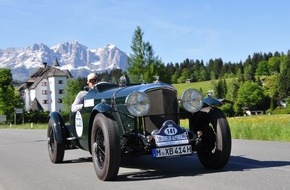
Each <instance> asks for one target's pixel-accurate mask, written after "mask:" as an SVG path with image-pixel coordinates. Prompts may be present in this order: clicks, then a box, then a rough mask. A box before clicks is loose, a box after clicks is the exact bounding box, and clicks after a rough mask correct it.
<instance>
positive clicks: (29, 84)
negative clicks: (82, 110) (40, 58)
mask: <svg viewBox="0 0 290 190" xmlns="http://www.w3.org/2000/svg"><path fill="white" fill-rule="evenodd" d="M43 65H44V67H41V68H39V69H38V70H37V71H36V72H35V73H34V74H33V75H31V76H30V78H29V79H28V80H27V81H26V83H24V84H25V85H24V84H23V85H22V86H21V87H22V88H20V89H23V88H29V89H34V88H35V87H36V86H37V85H38V84H39V83H40V81H42V79H48V78H49V77H67V78H72V75H71V73H70V72H69V70H60V69H59V68H56V67H58V66H59V64H58V61H57V60H56V61H55V63H54V66H56V67H51V66H49V65H47V63H43Z"/></svg>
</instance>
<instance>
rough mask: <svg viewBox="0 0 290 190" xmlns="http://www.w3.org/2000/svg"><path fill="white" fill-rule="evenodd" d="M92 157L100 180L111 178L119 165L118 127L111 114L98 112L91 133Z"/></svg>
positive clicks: (114, 175)
mask: <svg viewBox="0 0 290 190" xmlns="http://www.w3.org/2000/svg"><path fill="white" fill-rule="evenodd" d="M91 148H92V159H93V164H94V168H95V171H96V174H97V176H98V178H99V179H100V180H103V181H109V180H113V179H114V178H115V177H116V176H117V175H118V172H119V167H120V140H119V134H118V128H117V126H116V122H115V120H114V119H113V118H112V116H111V115H104V114H101V113H98V114H97V115H96V116H95V118H94V123H93V126H92V133H91Z"/></svg>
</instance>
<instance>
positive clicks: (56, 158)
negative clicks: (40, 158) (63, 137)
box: [47, 119, 65, 164]
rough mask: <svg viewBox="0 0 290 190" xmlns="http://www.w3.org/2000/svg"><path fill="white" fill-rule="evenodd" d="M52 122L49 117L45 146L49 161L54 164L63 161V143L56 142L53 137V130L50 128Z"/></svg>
mask: <svg viewBox="0 0 290 190" xmlns="http://www.w3.org/2000/svg"><path fill="white" fill-rule="evenodd" d="M53 124H54V122H53V120H52V119H49V122H48V128H47V146H48V154H49V158H50V161H51V162H52V163H54V164H56V163H61V162H63V157H64V151H65V148H64V143H58V142H56V140H55V138H54V130H53V128H52V126H53Z"/></svg>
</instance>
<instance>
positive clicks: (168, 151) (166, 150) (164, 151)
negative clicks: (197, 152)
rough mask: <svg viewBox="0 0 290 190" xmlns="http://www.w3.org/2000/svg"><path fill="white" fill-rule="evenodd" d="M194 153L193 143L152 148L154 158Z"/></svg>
mask: <svg viewBox="0 0 290 190" xmlns="http://www.w3.org/2000/svg"><path fill="white" fill-rule="evenodd" d="M188 154H192V148H191V145H183V146H173V147H163V148H155V149H152V156H153V158H162V157H170V156H182V155H188Z"/></svg>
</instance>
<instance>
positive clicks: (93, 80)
mask: <svg viewBox="0 0 290 190" xmlns="http://www.w3.org/2000/svg"><path fill="white" fill-rule="evenodd" d="M96 81H97V80H96V79H90V80H89V82H90V83H96Z"/></svg>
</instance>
